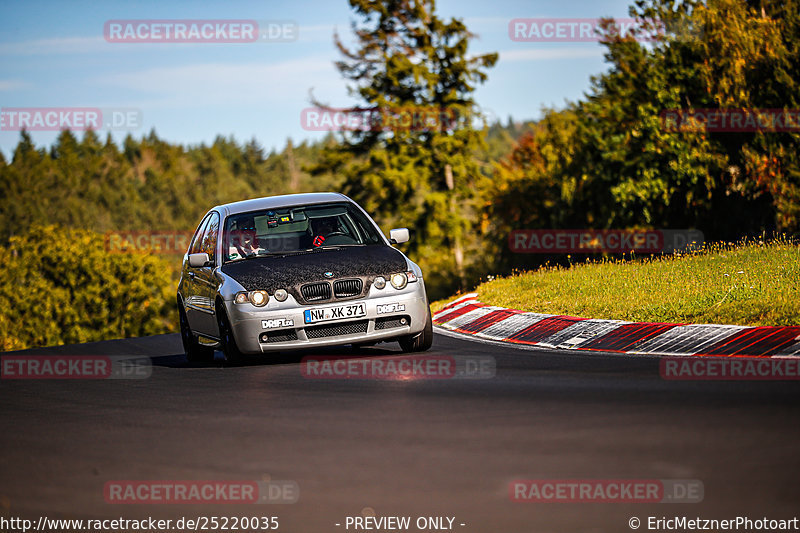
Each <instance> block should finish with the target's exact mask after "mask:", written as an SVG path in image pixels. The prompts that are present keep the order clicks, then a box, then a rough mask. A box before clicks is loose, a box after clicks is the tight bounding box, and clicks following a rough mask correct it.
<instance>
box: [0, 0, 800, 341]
mask: <svg viewBox="0 0 800 533" xmlns="http://www.w3.org/2000/svg"><path fill="white" fill-rule="evenodd" d="M350 4H351V6H352V8H353V12H354V17H355V19H356V20H357V21H358V24H356V26H355V29H356V31H357V37H358V39H357V44H356V49H347V48H345V47H344V46H343V45H342V44H341V42H340V41H339V40H338V38H337V39H336V40H335V44H336V46H337V47H338V48H339V51H340V53H341V55H342V60H341V61H340V62H339V63H337V67H338V68H339V70H340V72H341V73H342V77H343V78H344V80H345V83H347V84H348V88H349V89H350V90H351V92H352V93H353V94H354V95H356V96H357V97H358V98H360V99H361V100H362V101H363V104H364V105H365V106H371V107H386V106H428V107H436V108H447V109H449V110H451V111H453V112H455V113H459V112H466V110H470V111H469V112H472V111H471V110H472V109H474V107H475V105H476V103H475V101H474V99H473V97H472V93H473V92H474V90H475V87H476V86H477V85H478V84H480V83H483V82H484V81H485V80H486V79H487V78H488V77H490V76H491V69H492V67H493V66H494V65H495V63H496V62H497V61H498V56H497V55H496V54H487V55H484V56H478V57H473V56H471V55H470V54H469V53H468V47H469V42H470V39H471V38H472V35H471V34H470V33H469V31H468V29H467V28H466V26H464V24H463V22H462V21H460V20H457V19H452V20H447V21H445V20H441V19H439V18H438V17H437V16H436V14H435V8H434V5H433V2H413V3H412V2H403V1H398V2H392V3H387V4H386V5H380V6H378V5H377V4H374V3H372V2H367V1H366V0H350ZM389 4H391V6H393V8H392V9H389V8H388V7H387V5H389ZM631 15H632V16H635V17H637V18H639V19H640V20H642V21H648V20H660V21H664V22H667V24H666V25H665V26H666V27H667V28H670V29H671V30H670V31H668V32H664V33H661V34H659V36H658V38H657V39H656V40H655V41H647V40H644V39H643V40H641V41H640V40H637V39H636V35H635V33H634V34H627V35H626V36H625V37H621V36H618V35H616V34H615V33H614V32H609V37H607V38H605V39H604V40H603V41H602V45H603V46H604V47H605V55H606V60H607V63H608V69H607V71H605V72H603V73H599V74H598V75H596V76H595V77H593V78H592V80H591V86H590V88H589V90H588V91H587V93H586V94H585V96H584V97H583V98H582V99H580V100H579V101H576V102H571V103H569V104H567V105H566V106H565V107H564V108H562V109H551V110H544V113H543V118H542V119H541V120H539V121H537V122H536V123H532V122H524V123H523V122H515V121H514V120H512V119H511V118H509V119H508V120H507V121H506V122H505V123H494V124H486V125H484V127H475V126H473V127H448V126H447V125H444V124H443V125H442V126H441V127H440V128H438V129H436V130H433V131H432V130H430V129H420V130H413V129H412V130H402V131H399V130H395V131H391V130H388V131H387V130H369V131H360V132H352V131H350V132H339V133H335V134H331V135H329V136H328V137H327V138H325V139H324V140H322V141H319V142H314V143H309V142H301V143H299V144H295V143H293V142H291V141H287V143H286V145H285V147H284V148H283V149H282V150H281V151H279V152H278V151H273V152H270V153H265V151H264V150H263V149H262V148H261V147H260V146H259V144H258V142H257V141H256V140H252V141H250V142H247V143H245V144H242V143H240V142H239V141H237V140H235V139H232V138H217V139H216V140H215V141H214V143H213V144H211V145H200V146H189V147H186V146H181V145H175V144H171V143H168V142H165V141H164V140H162V139H159V138H158V135H157V134H156V132H155V131H153V132H151V133H150V134H149V135H146V136H144V137H142V138H139V139H136V138H133V137H130V136H129V137H127V138H126V139H125V140H124V142H123V143H122V145H121V146H119V145H117V144H115V143H114V142H113V141H112V140H111V138H110V137H107V138H106V139H105V140H103V139H101V138H100V137H98V136H97V135H96V134H95V133H93V132H87V133H85V134H84V135H83V136H82V138H79V137H77V136H76V135H75V134H74V133H72V132H69V131H64V132H62V133H61V134H60V136H59V137H58V139H57V141H56V142H55V143H54V144H53V145H52V146H51V147H49V148H43V147H37V146H35V145H34V143H33V142H32V140H31V138H30V136H29V135H28V134H26V133H25V132H23V133H22V134H21V137H20V141H19V143H18V145H17V147H16V149H15V150H14V152H13V154H12V155H11V158H10V161H7V160H5V158H2V155H0V191H2V192H0V247H2V249H1V250H0V251H2V253H3V257H4V266H3V270H4V275H3V276H2V280H1V281H0V309H2V312H0V343H1V344H2V346H1V347H2V349H5V350H9V349H16V348H23V347H28V346H37V345H46V344H58V343H70V342H82V341H88V340H98V339H102V338H111V337H119V336H136V335H148V334H155V333H163V332H167V331H174V330H175V322H176V317H175V309H174V307H175V306H174V293H175V281H176V279H175V272H176V269H177V265H178V262H179V260H178V259H177V258H175V257H171V256H166V255H160V256H159V255H146V254H113V253H106V251H105V250H104V245H103V235H104V234H105V233H106V232H108V231H113V230H116V231H144V230H157V231H186V230H192V229H194V226H195V225H196V224H197V222H198V221H199V220H200V217H201V216H202V215H203V213H204V212H205V211H206V210H207V209H208V208H210V207H211V206H213V205H217V204H220V203H225V202H229V201H235V200H240V199H244V198H252V197H258V196H268V195H274V194H284V193H290V192H306V191H326V190H333V191H342V192H344V193H345V194H348V195H349V196H351V197H353V198H354V199H355V200H357V201H358V202H359V203H360V204H361V205H363V206H364V207H365V208H366V209H367V210H368V211H369V212H370V213H371V214H372V215H373V216H374V217H375V219H376V221H377V222H378V223H379V224H380V225H381V227H382V228H384V230H386V231H388V229H389V228H391V227H403V226H406V227H409V228H410V229H411V230H412V231H413V233H414V238H413V239H412V242H410V243H408V244H407V245H404V248H403V249H404V251H406V252H407V253H408V254H409V255H410V256H411V257H412V259H414V260H415V261H417V262H419V263H420V265H421V266H422V267H423V269H424V271H425V273H426V282H427V284H428V287H429V291H430V296H431V297H433V298H437V297H444V296H446V295H448V294H452V293H453V292H455V291H457V290H462V289H467V288H469V287H470V286H472V285H474V284H475V283H476V282H477V281H479V280H480V279H481V278H482V277H485V276H486V275H488V274H495V275H496V274H500V275H502V274H505V273H508V272H510V271H512V269H516V268H531V267H535V266H536V265H537V264H539V263H541V262H542V261H559V260H562V259H563V258H558V257H555V258H553V257H541V256H537V257H531V256H521V255H519V254H516V255H515V254H513V253H511V251H510V250H509V249H508V246H507V241H508V235H509V233H510V232H511V231H512V230H514V229H557V228H566V229H569V228H596V229H608V228H615V229H624V228H638V229H646V228H695V229H699V230H701V231H702V232H703V233H704V234H705V238H706V240H707V241H715V240H732V239H737V238H739V237H742V236H746V235H754V234H761V233H764V232H769V233H772V232H782V233H786V234H789V235H795V234H797V233H798V231H800V150H798V148H800V135H798V133H797V132H796V131H780V129H776V128H762V129H760V130H759V129H756V130H755V131H752V130H751V131H715V130H713V129H710V128H702V127H700V128H686V129H677V130H676V129H675V128H670V127H666V126H665V123H664V112H665V111H669V110H691V109H718V110H730V109H740V110H741V109H743V110H751V111H752V110H755V111H754V112H756V113H757V112H758V110H762V109H763V110H767V109H772V110H774V109H785V110H794V111H795V112H796V111H797V109H798V108H800V75H798V72H800V6H799V5H798V3H797V2H795V1H791V0H784V1H770V0H761V1H758V0H752V1H747V2H742V1H740V0H713V1H708V2H673V1H670V0H648V1H644V0H640V1H637V2H636V3H635V5H634V6H633V7H631ZM608 24H611V21H608ZM643 31H644V30H643ZM499 60H501V61H502V57H500V58H499Z"/></svg>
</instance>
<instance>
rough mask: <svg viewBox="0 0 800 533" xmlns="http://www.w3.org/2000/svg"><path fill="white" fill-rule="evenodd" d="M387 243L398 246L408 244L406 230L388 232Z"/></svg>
mask: <svg viewBox="0 0 800 533" xmlns="http://www.w3.org/2000/svg"><path fill="white" fill-rule="evenodd" d="M389 242H390V243H392V244H400V243H404V242H408V228H399V229H393V230H390V231H389Z"/></svg>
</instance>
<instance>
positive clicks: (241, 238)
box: [231, 217, 256, 246]
mask: <svg viewBox="0 0 800 533" xmlns="http://www.w3.org/2000/svg"><path fill="white" fill-rule="evenodd" d="M255 239H256V224H255V219H253V217H244V218H240V219H238V220H237V221H236V229H234V230H232V231H231V246H237V245H241V246H244V245H245V243H249V242H252V241H255Z"/></svg>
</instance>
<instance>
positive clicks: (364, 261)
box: [220, 245, 408, 295]
mask: <svg viewBox="0 0 800 533" xmlns="http://www.w3.org/2000/svg"><path fill="white" fill-rule="evenodd" d="M220 270H221V271H222V273H223V274H225V275H227V276H230V277H231V278H233V279H234V280H236V281H237V282H238V283H239V284H240V285H241V286H242V287H244V288H245V289H246V290H248V291H252V290H265V291H267V292H268V293H270V294H273V293H274V292H275V291H276V290H277V289H286V290H288V291H289V292H290V293H292V294H295V295H296V293H297V289H298V288H299V286H300V285H303V284H305V283H311V282H315V281H328V280H335V279H341V278H350V277H353V278H362V279H363V280H364V281H365V282H366V283H365V285H367V284H371V282H372V280H373V279H374V278H375V277H376V276H385V277H388V276H389V275H390V274H393V273H395V272H405V271H406V270H408V264H407V263H406V258H405V256H404V255H403V254H401V253H400V252H399V251H397V250H395V249H394V248H392V247H391V246H386V245H368V246H352V247H346V248H334V249H327V250H314V251H311V252H308V253H300V254H291V255H283V256H281V255H276V256H266V257H257V258H253V259H245V260H242V261H236V262H233V263H226V264H225V265H223V266H222V267H221V268H220ZM325 272H332V273H333V276H332V277H330V278H326V277H325V275H324V273H325ZM293 289H294V290H293Z"/></svg>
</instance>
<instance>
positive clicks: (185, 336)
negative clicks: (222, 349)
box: [178, 299, 214, 363]
mask: <svg viewBox="0 0 800 533" xmlns="http://www.w3.org/2000/svg"><path fill="white" fill-rule="evenodd" d="M178 320H179V322H180V325H181V342H182V343H183V353H185V354H186V359H187V360H188V361H189V362H191V363H205V362H208V361H213V360H214V349H213V348H210V347H208V346H203V345H202V344H200V343H199V342H198V341H197V337H195V335H194V333H192V330H191V328H189V320H188V319H187V318H186V310H185V309H184V308H183V303H182V302H181V301H180V299H179V300H178Z"/></svg>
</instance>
